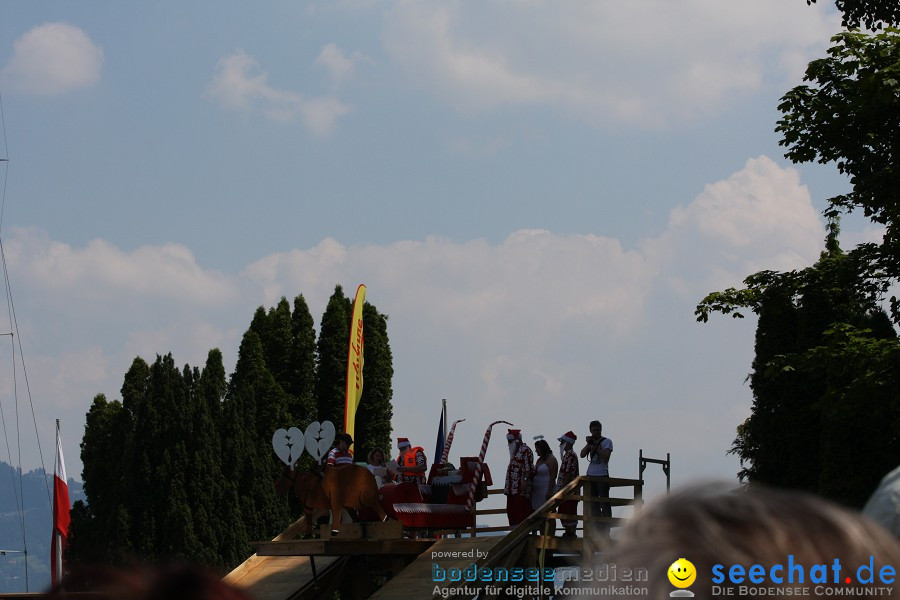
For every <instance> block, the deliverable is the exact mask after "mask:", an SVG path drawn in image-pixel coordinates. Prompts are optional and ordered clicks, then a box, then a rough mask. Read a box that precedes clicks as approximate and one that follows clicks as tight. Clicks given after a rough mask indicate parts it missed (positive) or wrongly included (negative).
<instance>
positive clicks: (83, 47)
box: [2, 23, 103, 95]
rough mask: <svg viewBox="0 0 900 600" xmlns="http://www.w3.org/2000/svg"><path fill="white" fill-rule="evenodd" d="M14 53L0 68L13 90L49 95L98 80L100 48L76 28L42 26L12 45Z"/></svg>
mask: <svg viewBox="0 0 900 600" xmlns="http://www.w3.org/2000/svg"><path fill="white" fill-rule="evenodd" d="M14 48H15V52H14V54H13V57H12V58H11V59H10V61H9V62H8V63H7V64H6V66H5V67H4V68H3V71H2V76H3V79H5V80H7V81H8V82H9V83H10V84H11V86H12V88H13V89H17V90H19V91H22V92H25V93H29V94H37V95H52V94H60V93H63V92H68V91H71V90H76V89H79V88H83V87H89V86H91V85H94V84H95V83H97V82H98V81H99V80H100V71H101V69H102V67H103V49H102V48H101V47H100V46H98V45H97V44H95V43H94V42H93V41H92V40H91V38H90V37H89V36H88V35H87V34H86V33H84V31H82V30H81V29H79V28H78V27H75V26H74V25H69V24H67V23H45V24H44V25H39V26H37V27H35V28H34V29H31V30H30V31H28V32H27V33H25V34H24V35H23V36H22V37H20V38H19V39H17V40H16V41H15V44H14Z"/></svg>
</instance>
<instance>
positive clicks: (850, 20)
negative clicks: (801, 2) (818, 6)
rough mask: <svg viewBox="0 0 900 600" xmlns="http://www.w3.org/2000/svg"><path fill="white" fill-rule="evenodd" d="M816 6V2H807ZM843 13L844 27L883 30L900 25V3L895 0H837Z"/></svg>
mask: <svg viewBox="0 0 900 600" xmlns="http://www.w3.org/2000/svg"><path fill="white" fill-rule="evenodd" d="M806 3H807V4H815V3H816V0H806ZM835 6H837V9H838V10H839V11H841V15H842V16H843V20H842V24H843V25H844V27H850V28H858V27H864V28H868V29H875V30H877V29H881V28H882V27H883V26H884V25H898V24H900V3H897V2H895V0H835Z"/></svg>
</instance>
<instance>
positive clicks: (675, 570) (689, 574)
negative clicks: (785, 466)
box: [666, 558, 697, 598]
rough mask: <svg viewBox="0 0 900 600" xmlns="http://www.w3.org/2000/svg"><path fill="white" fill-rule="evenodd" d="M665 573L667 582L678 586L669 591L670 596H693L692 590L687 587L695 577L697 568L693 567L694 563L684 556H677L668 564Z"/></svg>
mask: <svg viewBox="0 0 900 600" xmlns="http://www.w3.org/2000/svg"><path fill="white" fill-rule="evenodd" d="M666 575H668V576H669V583H671V584H672V585H674V586H675V587H677V588H678V589H677V590H672V591H671V592H669V596H670V597H672V598H685V597H687V598H693V597H694V592H692V591H691V590H689V589H687V588H689V587H691V584H692V583H694V581H695V580H696V579H697V569H696V568H694V563H692V562H691V561H689V560H688V559H686V558H679V559H678V560H676V561H675V562H673V563H672V564H671V565H669V570H668V571H667V572H666Z"/></svg>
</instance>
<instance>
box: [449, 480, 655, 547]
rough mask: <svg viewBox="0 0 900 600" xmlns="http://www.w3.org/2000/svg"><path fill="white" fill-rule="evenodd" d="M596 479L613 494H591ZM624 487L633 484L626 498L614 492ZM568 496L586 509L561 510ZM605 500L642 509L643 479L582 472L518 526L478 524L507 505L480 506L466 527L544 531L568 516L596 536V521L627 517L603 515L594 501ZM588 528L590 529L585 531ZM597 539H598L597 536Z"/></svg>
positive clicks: (619, 520)
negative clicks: (597, 512) (596, 511)
mask: <svg viewBox="0 0 900 600" xmlns="http://www.w3.org/2000/svg"><path fill="white" fill-rule="evenodd" d="M592 482H601V483H607V484H609V487H610V496H609V497H607V498H600V497H595V496H592V495H591V485H590V484H591V483H592ZM620 488H632V490H631V494H630V497H628V498H623V497H619V495H618V494H614V493H613V492H614V491H615V490H617V489H620ZM487 494H488V497H491V496H499V495H502V494H503V489H502V488H497V489H492V490H488V492H487ZM566 500H575V501H577V502H579V503H580V505H579V506H580V507H581V509H582V513H581V514H567V513H561V512H559V506H560V504H562V503H563V502H565V501H566ZM594 502H601V503H608V504H610V505H611V506H612V507H617V506H631V507H632V508H633V511H634V513H638V512H640V510H641V508H642V507H643V504H644V499H643V481H641V480H639V479H623V478H619V477H589V476H587V475H582V476H581V477H578V478H577V479H575V480H573V481H571V482H569V483H568V485H566V486H565V487H563V488H562V489H561V490H559V491H558V492H557V493H556V494H554V495H553V496H552V497H551V498H550V499H549V500H547V501H546V502H545V503H544V504H543V505H542V506H540V507H539V508H538V509H537V510H535V511H534V512H533V513H532V514H531V516H529V517H528V518H527V519H526V520H525V521H524V522H523V523H521V524H519V525H518V526H516V527H511V526H509V525H503V526H486V525H482V526H479V525H478V518H479V517H483V516H488V515H505V514H506V508H489V509H476V511H475V521H476V524H475V526H474V527H472V528H471V529H468V530H466V532H467V533H469V534H470V535H472V536H475V535H483V534H486V533H493V532H500V531H518V530H520V529H522V530H524V531H525V532H527V533H530V532H532V531H540V532H543V531H544V529H545V527H544V526H545V524H546V522H547V521H548V520H551V519H565V520H570V521H580V522H581V523H582V525H581V527H579V528H578V529H579V530H581V532H582V538H585V539H589V538H591V537H592V535H591V533H592V532H591V529H592V527H593V526H594V525H602V524H607V525H609V526H613V527H614V526H617V525H621V524H622V523H623V522H624V521H625V519H624V518H622V517H603V516H599V515H594V514H593V508H594V507H593V503H594ZM586 530H587V533H585V531H586ZM438 533H450V532H438ZM595 541H596V540H595Z"/></svg>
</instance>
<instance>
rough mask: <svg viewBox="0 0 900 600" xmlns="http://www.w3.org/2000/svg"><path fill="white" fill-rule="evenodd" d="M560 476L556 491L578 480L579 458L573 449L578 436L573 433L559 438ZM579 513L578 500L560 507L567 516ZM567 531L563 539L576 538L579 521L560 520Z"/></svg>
mask: <svg viewBox="0 0 900 600" xmlns="http://www.w3.org/2000/svg"><path fill="white" fill-rule="evenodd" d="M557 440H558V441H559V456H560V459H559V476H558V477H557V478H556V491H557V492H558V491H559V490H561V489H563V488H564V487H566V486H567V485H568V484H569V482H570V481H572V480H573V479H577V478H578V456H576V454H575V450H573V449H572V447H573V445H574V444H575V442H576V441H577V440H578V436H577V435H575V434H574V433H573V432H572V431H567V432H565V433H564V434H562V435H561V436H559V438H557ZM577 511H578V500H566V501H565V502H562V503H561V504H560V505H559V512H560V513H562V514H566V515H575V514H577ZM560 523H562V526H563V528H564V529H565V530H566V531H565V533H563V537H575V528H576V527H577V526H578V521H576V520H575V519H560Z"/></svg>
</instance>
